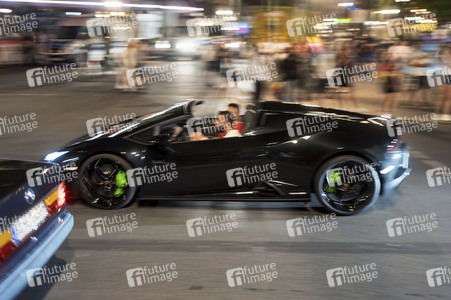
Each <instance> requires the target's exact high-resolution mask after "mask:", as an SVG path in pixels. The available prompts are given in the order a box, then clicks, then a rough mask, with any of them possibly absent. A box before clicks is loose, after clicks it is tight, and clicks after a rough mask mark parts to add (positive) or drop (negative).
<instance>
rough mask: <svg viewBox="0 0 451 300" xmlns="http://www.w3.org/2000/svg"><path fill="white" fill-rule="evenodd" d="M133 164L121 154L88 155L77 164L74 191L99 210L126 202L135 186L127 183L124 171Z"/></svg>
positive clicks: (127, 202) (134, 191) (132, 193)
mask: <svg viewBox="0 0 451 300" xmlns="http://www.w3.org/2000/svg"><path fill="white" fill-rule="evenodd" d="M130 169H133V166H132V165H131V164H130V163H129V162H128V161H126V160H125V159H123V158H122V157H120V156H117V155H114V154H109V153H104V154H97V155H94V156H91V157H89V158H87V159H86V160H85V161H84V162H83V163H82V164H81V166H80V168H79V173H78V180H77V182H76V185H75V186H76V190H77V193H78V196H79V197H80V199H81V200H82V201H83V202H85V203H86V204H88V205H89V206H92V207H95V208H100V209H119V208H122V207H125V206H127V205H129V204H130V203H131V202H132V201H133V198H134V197H135V195H136V193H137V187H136V186H134V187H131V186H129V185H128V183H127V177H126V172H127V171H128V170H130Z"/></svg>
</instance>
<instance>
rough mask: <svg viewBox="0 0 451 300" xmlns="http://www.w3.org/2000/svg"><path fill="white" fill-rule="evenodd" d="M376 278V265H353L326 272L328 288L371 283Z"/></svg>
mask: <svg viewBox="0 0 451 300" xmlns="http://www.w3.org/2000/svg"><path fill="white" fill-rule="evenodd" d="M377 276H378V273H377V271H376V263H370V264H364V265H354V266H352V267H348V266H345V267H339V268H334V269H329V270H327V271H326V277H327V284H328V285H329V287H338V286H342V285H345V284H353V283H359V282H372V281H373V280H374V279H376V278H377Z"/></svg>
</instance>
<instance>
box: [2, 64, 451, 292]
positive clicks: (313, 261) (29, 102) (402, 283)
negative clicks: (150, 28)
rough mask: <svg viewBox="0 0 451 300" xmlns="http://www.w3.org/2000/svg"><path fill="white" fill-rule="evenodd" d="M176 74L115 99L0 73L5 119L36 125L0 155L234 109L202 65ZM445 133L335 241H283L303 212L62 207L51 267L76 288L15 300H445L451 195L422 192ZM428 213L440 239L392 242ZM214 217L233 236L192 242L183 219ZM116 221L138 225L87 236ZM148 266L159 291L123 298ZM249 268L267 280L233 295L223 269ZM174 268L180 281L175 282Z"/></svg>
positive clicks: (415, 144) (338, 228) (428, 137)
mask: <svg viewBox="0 0 451 300" xmlns="http://www.w3.org/2000/svg"><path fill="white" fill-rule="evenodd" d="M178 65H179V67H178V70H180V73H181V75H180V76H179V78H177V79H176V80H174V82H173V83H171V84H168V83H158V84H155V85H152V86H151V88H150V89H149V90H148V91H146V92H141V93H126V92H119V91H115V90H114V88H113V81H114V76H80V78H78V79H76V80H74V81H73V82H72V83H67V84H58V85H49V86H41V87H35V88H30V87H29V86H28V85H27V82H26V77H25V71H26V69H22V68H13V69H3V70H0V107H1V108H0V111H1V116H5V115H7V116H11V115H19V114H27V113H28V114H30V113H36V115H37V121H38V128H37V129H34V130H33V131H31V132H23V133H14V134H3V135H2V136H0V143H1V148H0V156H7V157H17V158H24V159H39V158H42V157H43V155H45V154H46V153H48V152H50V151H51V150H52V149H55V148H57V147H58V146H60V145H63V144H64V143H66V142H68V141H70V140H72V139H73V138H76V137H77V136H80V135H82V134H85V133H86V120H88V119H91V118H96V117H103V116H113V115H122V114H127V113H136V114H143V113H148V112H156V111H158V110H159V109H162V108H164V107H167V106H169V105H171V104H173V103H175V102H177V101H182V100H184V99H186V98H199V99H203V100H209V101H213V102H214V103H215V104H214V105H216V103H219V105H222V104H223V103H227V102H230V101H229V100H230V99H224V95H225V94H224V93H225V92H224V91H223V90H221V89H206V88H205V86H204V84H203V83H204V81H205V78H204V77H203V75H202V73H201V71H200V69H201V68H200V66H199V64H197V63H191V62H180V63H178ZM370 100H371V99H370ZM370 100H368V101H370ZM362 105H363V104H362ZM362 107H363V108H364V105H363V106H362ZM409 113H415V111H411V112H409ZM418 113H419V114H423V113H425V112H418ZM450 133H451V125H450V124H449V123H440V124H439V127H438V128H437V129H434V130H433V131H432V132H421V133H416V134H407V135H405V136H404V140H405V141H407V143H408V144H409V149H410V151H411V155H412V156H411V166H412V168H413V171H412V174H411V176H409V177H408V178H407V179H406V180H405V182H404V183H403V184H402V185H401V186H400V188H399V189H398V190H396V191H395V192H394V193H393V194H391V195H390V196H388V197H385V198H381V199H379V201H378V202H377V203H376V204H375V205H374V207H373V208H371V209H369V210H367V211H365V212H364V213H361V214H359V215H357V216H352V217H337V218H336V219H335V220H328V221H330V222H332V221H333V222H335V223H334V224H335V225H334V227H333V228H332V227H331V228H332V230H331V231H327V230H324V231H321V232H315V233H305V232H304V234H303V235H301V236H295V237H290V236H289V231H288V229H287V226H286V222H287V220H290V219H294V218H299V217H307V218H308V219H309V220H315V216H316V220H317V221H318V220H319V219H318V218H319V217H322V218H324V217H325V215H324V214H323V213H322V212H321V211H318V210H316V209H312V208H309V207H304V205H302V204H298V203H228V202H191V203H187V202H164V203H163V202H142V203H135V204H134V205H132V206H131V207H128V208H125V209H122V210H118V211H103V210H95V209H91V208H89V207H86V206H85V205H83V204H81V203H80V202H78V201H75V202H73V203H70V204H69V205H68V210H69V211H70V212H71V213H72V214H73V215H74V217H75V226H74V229H73V230H72V232H71V234H70V236H69V238H68V239H67V241H66V242H65V243H64V244H63V245H62V247H61V248H60V249H59V250H58V251H57V253H56V255H55V256H54V258H53V259H52V260H51V261H49V263H48V264H47V266H48V267H49V268H51V267H52V266H55V265H57V266H62V265H64V264H71V263H75V265H72V266H75V271H76V272H77V274H76V275H77V278H75V279H73V280H71V281H70V282H69V280H67V278H66V280H61V281H60V282H57V283H54V284H43V285H41V286H38V287H33V288H31V287H30V288H27V289H26V290H25V291H24V292H23V293H22V294H21V296H20V297H19V299H65V300H71V299H99V298H105V299H325V298H330V299H362V298H366V299H380V298H383V297H384V298H389V299H418V298H429V299H435V298H437V299H439V298H443V299H447V298H449V295H450V294H451V285H450V284H447V283H445V284H443V285H441V286H436V287H429V285H428V281H427V276H426V271H427V270H429V269H434V268H443V267H445V266H447V265H448V266H450V265H451V256H450V253H451V242H450V239H449V232H450V231H449V228H450V227H451V201H450V200H451V199H450V194H451V185H450V184H445V185H442V186H438V187H434V188H432V187H429V186H428V182H427V178H426V170H428V169H431V168H436V167H443V166H451V158H450V157H449V149H450V146H451V139H450ZM425 214H428V215H429V216H431V214H432V215H434V214H435V217H436V219H435V221H436V222H437V223H436V224H435V225H436V226H435V227H436V228H432V230H431V231H429V232H428V231H427V230H426V231H422V232H416V233H406V232H404V233H403V234H402V235H400V236H396V237H390V236H389V235H388V230H387V226H386V222H387V220H389V219H393V218H399V217H404V216H408V217H412V218H413V217H414V216H417V217H418V216H423V215H425ZM215 215H216V216H224V215H228V216H229V217H231V216H233V217H234V221H235V222H236V223H235V225H236V226H235V227H236V228H233V229H232V230H231V231H230V232H229V231H227V230H224V231H221V232H216V233H211V234H204V235H201V236H195V237H190V235H189V233H190V232H189V231H188V229H187V226H186V222H187V220H190V219H193V218H199V217H202V218H203V217H211V218H214V216H215ZM114 216H116V220H118V218H119V217H121V218H122V219H123V218H125V217H127V218H128V220H129V221H132V220H133V221H134V222H136V223H133V224H132V222H130V224H129V227H127V226H126V224H125V223H126V222H125V223H124V222H122V223H124V224H123V225H122V226H123V227H119V232H111V233H108V232H107V233H105V232H103V234H102V235H96V233H98V232H93V231H92V230H93V229H92V227H89V226H87V221H88V220H91V219H95V218H105V217H107V218H108V220H113V219H114ZM312 222H313V221H312ZM318 222H319V221H318ZM318 224H319V223H318ZM88 229H90V230H91V231H89V230H88ZM191 233H192V232H191ZM90 234H91V235H94V236H93V237H90ZM171 264H172V268H171ZM174 264H175V265H174ZM155 265H157V266H160V268H161V270H163V271H161V273H159V274H160V275H159V276H160V277H159V279H160V281H159V282H155V281H153V283H147V282H145V283H144V284H142V285H139V282H138V281H133V283H134V284H135V285H137V286H135V287H130V282H129V280H130V278H131V277H127V270H131V269H135V268H144V267H145V266H147V267H149V269H151V268H152V267H153V266H155ZM164 265H165V266H164ZM254 265H257V266H259V267H260V269H262V268H263V267H264V268H263V269H264V274H266V273H270V274H271V276H272V277H271V278H269V280H268V277H265V278H264V279H265V280H261V277H259V278H260V282H254V283H248V282H246V283H245V284H244V285H241V286H235V287H230V286H229V282H228V280H227V279H228V277H227V270H230V269H235V268H239V267H242V268H244V267H245V266H247V268H248V269H251V270H253V269H252V267H253V266H254ZM362 265H366V269H365V270H366V271H368V270H369V269H368V268H370V267H372V268H371V272H370V274H373V275H374V273H373V271H376V274H375V276H374V277H372V278H373V279H372V280H371V281H369V280H363V281H361V282H354V283H347V282H345V283H344V284H343V285H339V286H335V287H330V286H329V284H328V277H327V275H326V272H327V270H329V269H335V268H340V267H343V268H344V267H345V266H347V267H348V269H352V267H353V266H362ZM164 267H166V268H164ZM169 269H170V271H171V274H174V273H173V272H174V271H175V272H177V273H176V274H175V275H176V277H177V278H174V279H173V280H172V281H171V282H168V281H169V279H168V276H167V273H168V272H166V271H169ZM257 269H258V267H257ZM72 271H74V270H72ZM266 271H268V272H266ZM269 271H270V272H269ZM366 271H365V272H366ZM251 272H252V271H251ZM274 272H276V273H274ZM373 275H371V276H373ZM174 277H175V276H174ZM135 279H136V278H135ZM238 282H239V280H238V281H235V284H238ZM335 283H336V284H337V285H338V284H339V281H335ZM0 298H1V297H0Z"/></svg>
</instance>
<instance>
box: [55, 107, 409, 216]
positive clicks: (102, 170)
mask: <svg viewBox="0 0 451 300" xmlns="http://www.w3.org/2000/svg"><path fill="white" fill-rule="evenodd" d="M200 104H202V102H201V101H195V100H192V101H187V102H184V103H180V104H177V105H174V106H172V107H170V108H168V109H167V110H164V111H162V112H159V113H155V114H151V115H145V116H141V117H139V118H137V119H135V120H129V121H124V122H123V123H120V124H117V125H115V126H112V127H109V128H107V129H105V130H104V131H101V132H99V133H98V134H96V135H94V136H84V137H81V138H79V139H78V140H76V141H73V142H71V143H70V144H69V145H67V146H65V147H63V148H61V149H58V150H56V151H55V152H52V153H49V154H48V155H47V156H46V160H51V161H54V162H57V163H59V164H60V165H61V166H62V167H63V168H65V166H70V168H71V169H72V170H77V172H78V178H77V180H75V181H73V182H72V183H71V185H70V186H69V190H70V191H71V192H72V193H73V194H72V195H73V196H75V197H77V196H78V197H80V198H81V199H82V200H83V201H85V202H86V203H88V204H89V205H91V206H93V207H97V208H106V209H115V208H120V207H124V206H125V205H127V204H129V203H130V202H131V201H132V200H133V199H134V198H141V199H154V200H196V201H197V200H209V201H215V200H218V201H235V200H237V201H304V202H311V205H319V204H321V205H322V206H324V207H325V208H326V209H327V210H328V211H330V212H334V213H336V214H340V215H352V214H355V213H357V212H359V211H361V210H363V209H365V208H367V207H369V206H371V205H372V204H373V203H374V202H375V201H376V200H377V198H378V197H379V196H380V195H384V194H387V193H389V192H390V191H392V190H393V189H394V188H396V187H397V186H398V185H399V184H400V183H401V181H402V180H403V179H404V178H405V177H406V176H407V175H408V174H409V172H410V168H409V152H408V150H407V147H406V145H405V144H404V143H403V142H402V141H401V140H400V137H399V135H400V134H401V132H400V130H399V128H397V129H396V128H393V127H391V124H392V123H393V122H392V121H393V120H392V119H391V118H390V117H388V116H381V117H377V116H370V115H363V114H358V113H351V112H346V111H341V110H335V109H327V108H321V107H317V106H306V105H300V104H296V103H282V102H260V103H259V104H258V107H248V109H247V111H246V112H245V113H244V115H243V122H244V130H243V134H242V136H239V137H233V138H216V139H214V138H212V139H204V140H198V141H192V140H191V139H190V130H191V132H192V131H193V130H195V131H196V132H202V133H206V132H208V131H209V129H211V126H210V125H211V124H209V122H207V121H206V122H202V118H199V117H198V116H195V115H194V110H195V108H196V107H198V106H199V105H200ZM201 106H202V105H200V106H199V107H201ZM199 119H200V121H199ZM205 119H207V118H205ZM193 120H194V121H193ZM196 120H197V121H196ZM193 124H196V125H193ZM193 126H195V127H196V128H194V129H193ZM212 126H214V125H212ZM318 201H319V203H318Z"/></svg>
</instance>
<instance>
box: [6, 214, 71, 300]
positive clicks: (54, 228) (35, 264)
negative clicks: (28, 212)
mask: <svg viewBox="0 0 451 300" xmlns="http://www.w3.org/2000/svg"><path fill="white" fill-rule="evenodd" d="M73 226H74V217H73V216H72V215H71V214H70V213H69V212H68V211H67V210H65V209H64V210H61V211H60V212H58V213H57V214H56V215H54V216H53V217H52V218H51V219H50V220H49V221H47V223H45V224H44V225H43V226H42V227H41V228H40V229H39V230H38V231H37V232H36V234H35V235H34V236H33V237H32V238H30V239H29V240H28V241H27V242H26V243H25V244H23V245H21V246H20V248H18V249H17V250H16V251H14V253H13V254H12V255H11V256H10V257H9V258H8V259H7V261H6V263H5V264H4V265H3V266H2V269H1V270H0V295H1V299H2V300H7V299H14V298H15V297H16V296H17V295H19V294H20V292H21V291H22V290H23V289H24V288H25V287H26V286H27V284H28V279H27V276H26V272H27V270H29V269H34V268H41V267H43V266H44V265H45V264H46V263H47V262H48V261H49V259H50V258H51V257H52V256H53V255H54V253H55V252H56V250H58V248H59V247H60V246H61V244H62V243H63V242H64V241H65V240H66V238H67V236H68V235H69V233H70V232H71V230H72V227H73Z"/></svg>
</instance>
